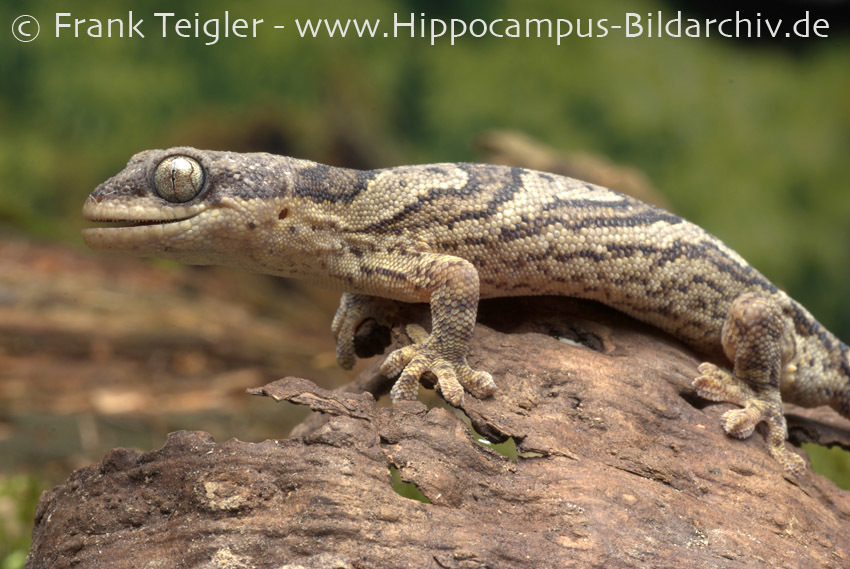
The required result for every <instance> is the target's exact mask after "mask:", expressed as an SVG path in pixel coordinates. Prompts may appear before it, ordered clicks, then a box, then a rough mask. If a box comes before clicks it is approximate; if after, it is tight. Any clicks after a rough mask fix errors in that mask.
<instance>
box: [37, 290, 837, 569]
mask: <svg viewBox="0 0 850 569" xmlns="http://www.w3.org/2000/svg"><path fill="white" fill-rule="evenodd" d="M482 319H483V321H484V323H485V324H482V325H479V326H478V327H477V329H476V333H475V338H474V343H473V346H472V352H471V357H470V363H471V364H472V365H473V366H474V367H479V368H482V369H487V370H488V371H490V372H492V373H493V375H494V377H495V378H496V379H497V381H498V383H499V386H500V389H499V391H498V392H497V393H496V394H495V396H494V397H492V398H489V399H486V400H477V399H474V398H472V397H469V396H467V398H466V401H465V404H464V406H463V409H462V413H455V412H453V411H452V410H451V409H446V408H441V407H434V408H431V409H429V408H427V407H426V406H425V405H424V404H422V403H420V402H406V403H402V404H398V405H395V406H392V407H386V406H378V405H376V403H375V401H374V398H373V397H372V395H370V394H368V393H360V394H354V393H350V392H347V391H346V390H338V391H335V392H330V391H326V390H323V389H321V388H319V387H317V386H316V385H314V384H313V383H312V382H310V381H308V380H304V379H298V378H287V379H283V380H280V381H277V382H275V383H272V384H270V385H267V386H265V387H263V388H260V389H258V390H255V391H254V393H256V394H263V395H268V396H270V397H272V398H274V399H277V400H288V401H292V402H295V403H299V404H302V405H307V406H309V407H311V408H312V409H313V410H315V411H318V412H319V413H320V414H319V415H316V417H318V419H317V418H312V419H310V420H309V421H308V422H307V423H306V424H305V425H304V426H302V427H301V428H300V429H298V431H297V433H296V435H294V436H293V437H292V438H289V439H285V440H276V441H266V442H262V443H247V442H241V441H238V440H230V441H227V442H223V443H216V442H214V441H213V440H212V439H211V438H210V437H209V436H208V435H206V434H204V433H194V432H178V433H174V434H172V435H171V436H170V437H169V439H168V441H167V442H166V444H165V446H164V447H163V448H162V449H160V450H157V451H153V452H147V453H139V452H136V451H131V450H127V449H116V450H114V451H112V452H110V453H109V454H107V456H106V457H104V459H103V460H102V462H101V463H100V464H98V465H95V466H91V467H87V468H84V469H81V470H79V471H77V472H76V473H74V474H73V475H72V476H71V478H70V479H69V480H68V481H67V482H66V483H65V484H63V485H62V486H60V487H58V488H55V489H54V490H52V491H51V492H48V493H46V494H45V495H44V496H43V497H42V499H41V501H40V503H39V506H38V511H37V514H36V525H35V530H34V534H33V538H34V539H33V547H32V551H31V553H30V558H29V560H28V567H31V568H42V567H51V568H62V567H92V568H101V567H103V568H105V567H110V568H123V567H128V568H129V567H133V568H136V567H191V568H196V567H198V568H200V567H209V568H226V567H228V568H242V567H261V568H282V567H290V568H295V567H305V568H385V567H386V568H398V567H417V568H428V567H434V568H484V567H499V568H503V567H506V568H513V567H517V568H520V567H522V568H528V567H547V568H548V567H695V568H701V567H706V568H708V567H711V568H714V567H720V568H739V567H740V568H745V567H746V568H761V567H764V568H768V567H770V568H774V567H813V568H814V567H817V568H835V569H838V568H840V567H847V566H848V564H850V533H848V531H847V530H848V527H850V526H848V522H850V495H848V493H847V492H846V491H843V490H840V489H838V488H836V487H835V485H834V484H833V483H832V482H830V481H828V480H826V479H825V478H823V477H822V476H820V475H818V474H814V473H812V472H808V473H807V474H806V475H805V476H803V477H801V478H792V477H789V476H788V475H786V474H785V473H784V472H783V471H782V470H781V468H780V466H779V465H778V464H777V463H776V462H775V461H774V460H772V459H771V458H770V456H769V455H768V454H767V451H766V448H765V444H764V441H763V439H762V438H761V437H760V436H759V434H758V433H757V434H756V435H755V436H753V437H752V438H750V439H748V440H745V441H739V440H733V439H730V438H729V437H727V436H725V435H724V434H723V432H722V430H721V427H720V415H721V414H722V413H723V411H725V410H726V409H728V408H729V406H728V405H725V404H711V405H709V404H707V403H705V402H702V401H700V400H699V399H698V398H696V397H695V396H694V395H693V394H692V392H691V390H690V382H691V380H692V379H693V377H695V375H696V366H697V364H698V362H699V360H698V359H697V357H695V356H694V355H693V354H691V353H690V352H689V351H688V350H687V349H686V348H684V347H682V346H681V345H679V344H678V343H676V342H675V341H673V340H671V339H669V338H668V337H666V336H664V335H663V334H660V333H658V332H656V331H654V330H652V329H649V328H647V327H644V326H642V325H640V324H638V323H636V322H634V321H632V320H630V319H628V318H626V317H624V316H621V315H619V314H616V313H613V312H611V311H608V310H606V309H604V308H602V307H600V306H598V305H595V304H591V303H581V302H577V301H571V300H569V299H533V300H530V299H512V300H498V301H492V302H487V303H484V304H483V307H482ZM565 340H566V341H565ZM358 382H359V383H358V385H361V386H368V387H369V388H370V389H372V390H373V391H374V392H381V391H383V390H385V389H386V387H387V382H386V381H381V380H379V379H377V376H376V374H375V373H374V371H371V372H366V373H365V374H364V375H363V376H362V377H361V378H359V379H358ZM270 403H271V401H270ZM464 414H465V415H466V416H467V417H468V418H469V419H471V422H472V424H473V425H474V427H475V429H476V430H477V431H478V433H481V434H483V435H484V436H486V437H488V438H489V439H491V440H493V441H504V440H507V439H512V440H513V441H514V442H515V443H516V446H517V451H518V457H515V458H513V459H511V458H507V457H505V456H503V455H501V454H499V453H497V452H494V451H493V450H491V449H490V448H488V447H486V446H483V445H482V444H480V443H479V442H478V440H477V439H478V438H479V436H478V435H476V434H473V433H471V432H470V430H469V428H468V427H467V424H466V423H465V422H464V421H463V420H462V417H461V416H462V415H464ZM791 424H792V429H791V432H792V438H794V437H795V436H801V437H804V438H806V439H811V440H820V441H822V442H828V443H839V444H844V445H846V444H847V441H848V440H850V431H848V424H847V423H846V422H844V421H843V420H842V419H840V418H836V416H834V414H831V411H817V412H815V413H814V414H812V415H811V417H806V416H805V413H802V414H800V415H798V414H797V411H796V410H795V412H794V414H793V415H792V416H791ZM796 450H798V451H799V449H796ZM391 467H394V468H396V469H398V471H399V473H400V475H401V478H402V479H403V480H404V481H407V482H410V483H412V484H414V485H415V486H416V487H417V488H418V489H419V490H420V491H421V492H422V493H423V494H424V496H425V497H426V498H427V499H428V501H429V502H430V503H423V502H420V501H416V500H412V499H409V498H405V497H402V496H401V495H399V494H398V493H396V492H395V491H394V490H393V485H392V483H391V476H390V469H391Z"/></svg>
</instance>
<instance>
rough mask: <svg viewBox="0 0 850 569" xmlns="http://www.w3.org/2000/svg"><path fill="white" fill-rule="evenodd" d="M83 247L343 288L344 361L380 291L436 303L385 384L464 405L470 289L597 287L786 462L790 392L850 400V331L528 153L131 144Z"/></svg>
mask: <svg viewBox="0 0 850 569" xmlns="http://www.w3.org/2000/svg"><path fill="white" fill-rule="evenodd" d="M83 215H84V217H86V218H87V219H88V220H91V221H96V222H118V224H117V225H113V226H106V227H93V228H89V229H85V230H84V231H83V237H84V240H85V241H86V243H87V244H88V245H89V246H91V247H92V248H95V249H106V250H117V251H123V252H127V253H132V254H136V255H141V256H154V257H161V258H168V259H173V260H176V261H180V262H184V263H189V264H220V265H226V266H233V267H238V268H243V269H247V270H251V271H255V272H262V273H268V274H273V275H279V276H284V277H294V278H300V279H304V280H306V281H309V282H311V283H314V284H316V285H319V286H324V287H328V288H334V289H338V290H342V291H344V294H343V297H342V301H341V304H340V309H339V311H338V312H337V314H336V316H335V318H334V322H333V324H332V329H333V331H334V334H335V336H336V340H337V357H338V360H339V362H340V363H341V364H342V365H343V367H350V366H351V365H353V363H354V347H353V340H354V332H355V330H356V329H357V326H358V325H359V324H360V323H362V322H363V321H364V320H365V319H366V318H370V317H374V318H377V319H379V320H381V319H383V318H385V315H386V311H387V308H386V300H384V299H390V300H393V301H402V302H429V303H430V306H431V313H432V330H431V333H430V334H427V333H425V332H424V331H423V330H421V329H418V330H416V329H413V328H410V330H411V332H412V334H411V336H412V337H413V339H414V343H413V344H411V345H408V346H405V347H402V348H400V349H398V350H396V351H394V352H392V353H391V354H390V355H389V356H388V357H387V359H386V360H385V362H384V364H383V365H382V368H381V369H382V372H383V373H384V374H386V375H387V376H389V377H394V376H396V375H398V376H399V379H398V380H397V381H396V383H395V385H394V387H393V389H392V392H391V395H392V398H393V400H399V399H412V398H415V397H416V395H417V392H418V385H419V378H420V376H421V375H422V374H423V373H425V372H431V373H433V374H434V376H436V378H437V384H438V386H439V388H440V391H441V393H442V394H443V396H444V397H445V398H446V399H447V400H448V401H449V402H451V403H453V404H455V405H457V404H460V402H461V401H462V398H463V395H464V390H466V391H468V392H470V393H472V394H473V395H475V396H477V397H486V396H488V395H489V394H491V393H492V392H493V391H494V390H495V389H496V384H495V383H494V381H493V379H492V377H491V376H490V375H489V374H488V373H487V372H485V371H480V370H473V369H472V368H470V366H469V365H468V364H467V359H466V358H467V351H468V346H469V340H470V337H471V334H472V330H473V327H474V324H475V317H476V311H477V306H478V300H479V298H486V297H501V296H524V295H565V296H574V297H580V298H587V299H592V300H596V301H599V302H602V303H604V304H606V305H609V306H611V307H613V308H615V309H617V310H620V311H622V312H624V313H626V314H629V315H631V316H633V317H635V318H637V319H639V320H642V321H644V322H647V323H649V324H652V325H654V326H656V327H658V328H660V329H662V330H664V331H666V332H668V333H670V334H672V335H673V336H675V337H677V338H679V339H681V340H682V341H684V342H685V343H687V344H689V345H690V346H692V347H693V348H694V349H696V350H697V351H699V352H701V353H703V354H706V355H708V356H709V357H711V358H712V359H715V360H716V359H717V358H723V357H725V358H726V359H727V360H728V361H729V363H730V364H731V366H730V367H731V372H730V371H726V370H724V369H722V368H720V367H718V366H716V365H715V364H712V363H704V364H702V365H701V366H700V368H699V370H700V373H701V375H700V376H699V377H697V378H696V379H695V380H694V387H695V389H696V391H697V393H698V394H699V395H701V396H703V397H706V398H709V399H713V400H718V401H729V402H732V403H735V404H737V405H739V406H741V409H735V410H732V411H728V412H727V413H726V414H725V415H724V428H725V429H726V431H727V432H728V433H729V434H731V435H734V436H738V437H746V436H749V435H750V434H751V433H752V432H753V429H754V427H755V425H756V424H757V423H759V422H761V421H765V422H766V423H767V426H768V434H767V439H768V447H769V450H770V452H771V454H773V456H774V457H775V458H776V459H777V460H779V461H780V462H781V463H782V464H783V465H784V466H785V467H786V468H788V469H789V470H792V471H795V472H800V471H802V470H803V468H804V463H803V461H802V459H801V458H800V457H799V456H798V455H797V454H796V453H793V452H791V451H789V450H788V449H786V447H785V442H784V441H785V438H786V436H787V433H786V430H787V429H786V424H785V419H784V416H783V415H782V400H785V401H788V402H793V403H796V404H799V405H802V406H806V407H812V406H818V405H831V406H832V407H833V408H835V409H836V410H837V411H838V412H840V413H841V414H842V415H844V416H845V417H850V350H848V347H847V346H846V345H844V344H843V343H841V342H840V341H839V340H838V339H837V338H836V337H834V336H833V335H832V334H831V333H830V332H829V331H827V330H826V329H825V328H824V327H823V326H821V325H820V324H819V323H818V322H817V321H816V320H815V319H814V318H813V317H812V315H811V314H809V312H808V311H806V309H805V308H803V307H802V306H801V305H800V304H798V303H797V302H795V301H794V300H792V299H791V298H790V297H788V295H787V294H785V293H784V292H782V291H781V290H779V289H778V288H777V287H776V286H774V285H773V284H772V283H771V282H770V281H769V280H767V279H766V278H765V277H764V276H762V275H761V274H760V273H759V272H758V271H756V270H755V269H754V268H753V267H751V266H750V265H749V264H748V263H747V262H746V261H745V260H744V259H742V258H741V257H740V256H739V255H738V254H737V253H735V252H734V251H732V250H731V249H730V248H728V247H727V246H726V245H724V244H723V243H722V242H721V241H720V240H719V239H717V238H716V237H713V236H712V235H710V234H709V233H707V232H706V231H704V230H703V229H701V228H699V227H698V226H696V225H694V224H692V223H690V222H688V221H686V220H684V219H682V218H680V217H678V216H676V215H673V214H671V213H669V212H666V211H664V210H662V209H659V208H656V207H654V206H651V205H648V204H645V203H642V202H640V201H638V200H636V199H633V198H630V197H628V196H624V195H621V194H619V193H616V192H613V191H611V190H608V189H605V188H601V187H599V186H595V185H592V184H588V183H585V182H581V181H578V180H573V179H570V178H565V177H562V176H557V175H553V174H547V173H543V172H536V171H531V170H524V169H520V168H510V167H505V166H493V165H483V164H462V163H445V164H430V165H419V166H401V167H396V168H387V169H382V170H372V171H357V170H348V169H342V168H333V167H330V166H325V165H322V164H318V163H315V162H311V161H308V160H300V159H295V158H288V157H282V156H275V155H271V154H262V153H255V154H239V153H231V152H215V151H203V150H197V149H194V148H188V147H181V148H172V149H168V150H150V151H146V152H142V153H139V154H137V155H135V156H134V157H133V158H132V159H131V160H130V162H129V163H128V165H127V167H126V168H125V169H124V170H123V171H122V172H120V173H119V174H117V175H116V176H114V177H113V178H111V179H109V180H107V181H106V182H104V183H103V184H101V185H100V186H99V187H98V188H96V189H95V191H94V192H93V193H92V194H91V196H89V198H88V200H87V201H86V203H85V205H84V207H83Z"/></svg>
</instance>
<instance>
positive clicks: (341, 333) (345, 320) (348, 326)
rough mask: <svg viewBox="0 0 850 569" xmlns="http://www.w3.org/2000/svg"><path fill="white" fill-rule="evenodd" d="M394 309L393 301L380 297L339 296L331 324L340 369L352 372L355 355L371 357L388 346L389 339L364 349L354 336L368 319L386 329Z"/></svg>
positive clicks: (360, 295) (375, 342)
mask: <svg viewBox="0 0 850 569" xmlns="http://www.w3.org/2000/svg"><path fill="white" fill-rule="evenodd" d="M397 308H398V306H397V304H396V303H395V302H393V301H391V300H386V299H383V298H378V297H374V296H366V295H363V294H352V293H345V294H343V295H342V298H341V299H340V302H339V308H338V309H337V311H336V315H335V316H334V319H333V323H332V324H331V331H333V334H334V338H336V360H337V362H338V363H339V365H340V367H342V368H343V369H351V368H352V367H354V363H355V361H356V357H357V356H360V357H370V356H373V355H375V354H379V353H381V352H383V350H384V348H386V347H387V346H388V345H389V338H387V340H386V341H385V342H384V341H372V342H370V343H369V344H368V345H367V346H364V345H361V344H357V343H356V339H355V337H356V336H357V335H358V334H357V332H358V329H359V328H360V326H361V325H362V324H363V323H364V322H365V321H366V320H368V319H370V318H371V319H373V320H374V321H375V322H376V323H377V324H378V325H380V326H389V323H390V320H391V319H392V316H393V314H394V313H395V312H396V310H397ZM361 332H362V330H361ZM373 340H374V339H373ZM364 350H365V353H364Z"/></svg>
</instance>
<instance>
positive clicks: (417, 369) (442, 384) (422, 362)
mask: <svg viewBox="0 0 850 569" xmlns="http://www.w3.org/2000/svg"><path fill="white" fill-rule="evenodd" d="M407 334H408V336H410V339H411V340H413V344H410V345H409V346H404V347H403V348H399V349H397V350H395V351H394V352H392V353H391V354H390V355H389V356H388V357H387V359H386V360H385V361H384V363H383V364H382V365H381V373H382V374H383V375H385V376H386V377H395V376H399V378H398V380H397V381H396V382H395V385H393V388H392V390H391V391H390V399H391V400H392V401H393V403H395V402H396V401H403V400H413V399H416V397H417V395H418V393H419V378H420V376H421V375H422V374H423V373H425V372H431V373H433V374H434V376H435V377H436V378H437V386H438V387H439V388H440V393H442V395H443V398H444V399H445V400H446V401H448V402H449V403H450V404H451V405H454V406H459V405H461V404H462V403H463V393H464V389H465V390H466V391H468V392H470V393H471V394H472V395H474V396H475V397H479V398H483V397H487V396H488V395H491V394H492V393H493V392H494V391H495V390H496V383H495V382H494V381H493V378H492V376H491V375H490V374H489V373H487V372H485V371H476V370H474V369H472V368H471V367H469V365H468V364H467V363H466V358H461V359H459V360H450V359H448V358H446V357H445V356H443V355H441V354H440V353H439V351H438V350H437V349H436V347H435V346H434V343H435V342H433V340H432V336H431V335H429V334H428V333H427V332H426V331H425V329H424V328H422V327H421V326H417V325H415V324H411V325H408V326H407Z"/></svg>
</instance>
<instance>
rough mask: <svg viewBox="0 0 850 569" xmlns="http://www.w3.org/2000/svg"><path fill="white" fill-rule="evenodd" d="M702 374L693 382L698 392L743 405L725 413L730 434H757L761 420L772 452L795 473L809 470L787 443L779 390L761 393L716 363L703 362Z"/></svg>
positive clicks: (740, 437) (707, 397) (726, 428)
mask: <svg viewBox="0 0 850 569" xmlns="http://www.w3.org/2000/svg"><path fill="white" fill-rule="evenodd" d="M699 372H700V374H702V375H700V376H699V377H697V378H696V379H695V380H694V382H693V387H694V389H695V390H696V392H697V395H699V396H700V397H702V398H703V399H708V400H710V401H723V402H727V403H732V404H734V405H739V406H741V407H742V408H741V409H732V410H730V411H726V412H725V413H724V414H723V417H722V420H723V430H724V431H726V433H727V434H728V435H730V436H733V437H736V438H739V439H745V438H747V437H749V436H750V435H752V434H753V431H754V430H755V428H756V425H758V424H759V423H760V422H762V421H764V422H765V424H766V425H767V436H766V439H767V444H768V450H769V451H770V454H771V456H773V458H774V459H776V460H777V461H778V462H779V463H780V464H782V465H783V466H784V467H785V468H786V469H787V470H789V471H791V472H792V473H793V474H796V475H800V474H802V473H803V472H805V470H806V463H805V461H804V460H803V459H802V457H800V455H798V454H797V453H795V452H792V451H790V450H788V448H787V447H786V446H785V439H786V438H787V435H788V432H787V426H786V423H785V417H784V416H783V414H782V401H781V400H780V398H779V393H778V390H777V391H776V392H775V393H773V391H769V392H768V393H764V394H759V393H757V392H756V391H755V390H754V389H753V388H752V387H750V386H749V385H747V384H746V383H744V382H743V381H740V380H738V379H736V378H735V376H733V375H732V374H731V373H729V372H728V371H725V370H723V369H721V368H719V367H717V366H716V365H714V364H712V363H703V364H701V365H700V366H699Z"/></svg>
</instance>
